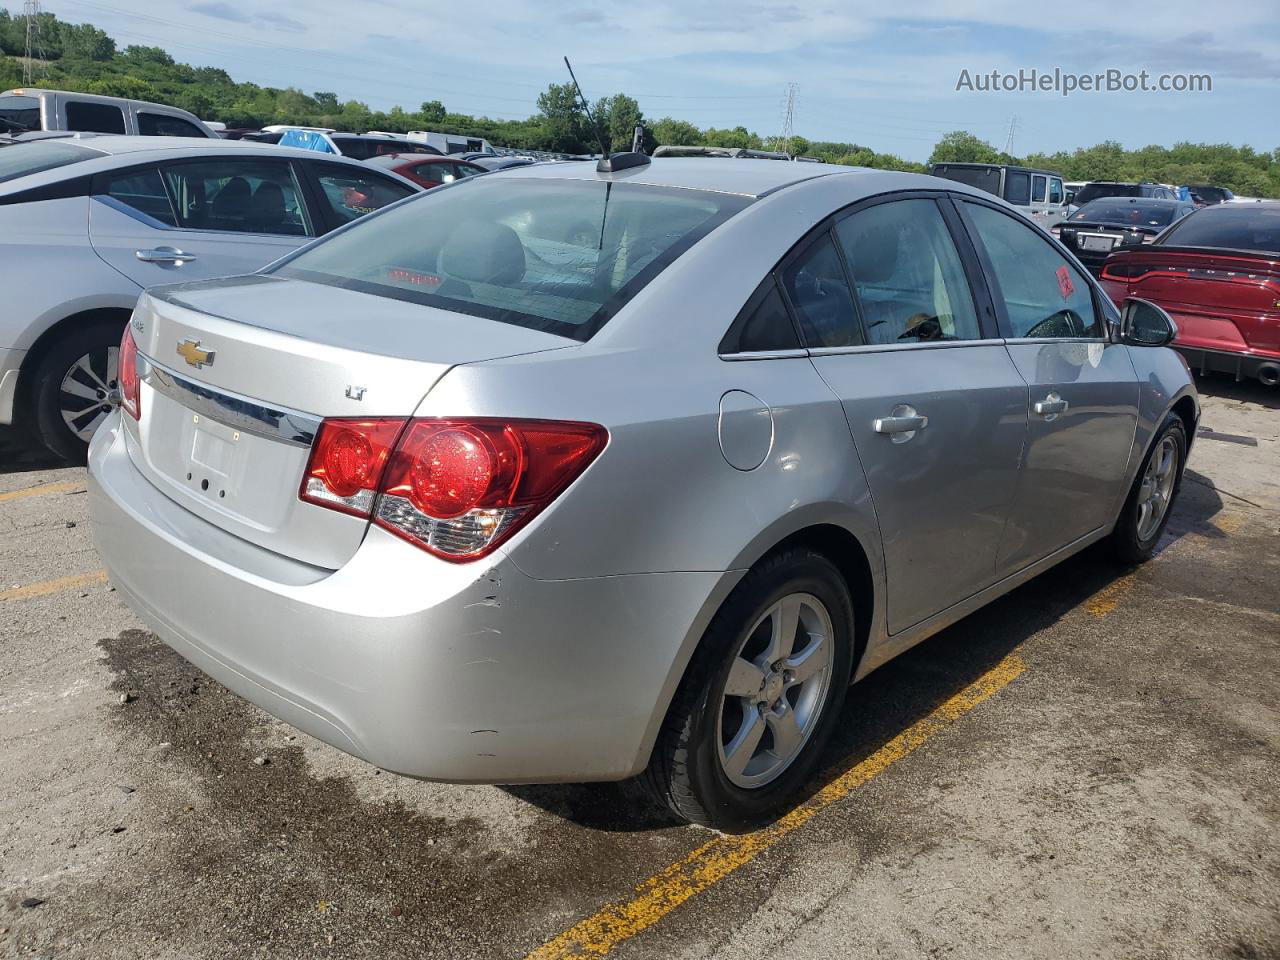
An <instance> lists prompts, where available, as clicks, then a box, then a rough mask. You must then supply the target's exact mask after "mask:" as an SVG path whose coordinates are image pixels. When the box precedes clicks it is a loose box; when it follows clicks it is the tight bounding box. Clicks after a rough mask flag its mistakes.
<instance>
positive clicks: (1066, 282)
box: [1058, 263, 1076, 300]
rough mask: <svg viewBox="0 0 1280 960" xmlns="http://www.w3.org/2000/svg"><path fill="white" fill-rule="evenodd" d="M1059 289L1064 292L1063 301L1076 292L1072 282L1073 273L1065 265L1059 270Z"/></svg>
mask: <svg viewBox="0 0 1280 960" xmlns="http://www.w3.org/2000/svg"><path fill="white" fill-rule="evenodd" d="M1058 289H1059V290H1061V291H1062V299H1063V300H1066V299H1067V298H1068V297H1070V296H1071V295H1072V294H1073V293H1075V292H1076V288H1075V285H1074V284H1072V282H1071V271H1070V270H1068V269H1067V265H1066V264H1065V263H1064V264H1063V265H1062V266H1060V267H1059V268H1058Z"/></svg>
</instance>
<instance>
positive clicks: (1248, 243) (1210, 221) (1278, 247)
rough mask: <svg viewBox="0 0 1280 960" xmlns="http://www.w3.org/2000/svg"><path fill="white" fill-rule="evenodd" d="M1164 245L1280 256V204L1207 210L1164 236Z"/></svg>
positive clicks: (1222, 207)
mask: <svg viewBox="0 0 1280 960" xmlns="http://www.w3.org/2000/svg"><path fill="white" fill-rule="evenodd" d="M1161 243H1163V244H1164V245H1166V246H1175V247H1224V248H1226V249H1230V250H1263V251H1266V252H1267V253H1280V203H1265V204H1264V203H1259V204H1256V205H1246V204H1234V203H1233V204H1230V205H1227V204H1219V205H1218V206H1216V207H1207V208H1206V209H1204V210H1201V211H1199V212H1198V213H1195V214H1192V215H1191V216H1189V217H1184V218H1183V219H1181V220H1179V221H1178V223H1177V224H1176V225H1174V226H1173V227H1172V228H1170V230H1169V232H1168V233H1165V234H1164V235H1163V237H1162V239H1161Z"/></svg>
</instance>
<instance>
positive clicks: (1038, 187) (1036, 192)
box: [1031, 177, 1047, 203]
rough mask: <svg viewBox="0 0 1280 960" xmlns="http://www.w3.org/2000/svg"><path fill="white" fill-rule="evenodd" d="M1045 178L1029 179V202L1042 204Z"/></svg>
mask: <svg viewBox="0 0 1280 960" xmlns="http://www.w3.org/2000/svg"><path fill="white" fill-rule="evenodd" d="M1046 179H1047V178H1046V177H1032V178H1031V200H1032V202H1033V203H1044V190H1045V181H1046Z"/></svg>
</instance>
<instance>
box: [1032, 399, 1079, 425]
mask: <svg viewBox="0 0 1280 960" xmlns="http://www.w3.org/2000/svg"><path fill="white" fill-rule="evenodd" d="M1069 406H1070V404H1069V403H1067V401H1066V400H1063V399H1062V398H1061V397H1060V396H1058V395H1057V394H1056V393H1051V394H1049V395H1048V396H1047V397H1045V398H1044V399H1043V400H1037V401H1036V403H1035V405H1034V406H1033V407H1032V408H1031V409H1032V410H1034V411H1035V412H1036V413H1037V414H1039V415H1040V416H1042V417H1046V418H1048V419H1050V420H1052V419H1053V418H1054V417H1056V416H1057V415H1058V414H1060V413H1066V412H1067V407H1069Z"/></svg>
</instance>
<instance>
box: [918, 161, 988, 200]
mask: <svg viewBox="0 0 1280 960" xmlns="http://www.w3.org/2000/svg"><path fill="white" fill-rule="evenodd" d="M932 172H933V175H934V176H935V177H942V178H943V179H944V180H954V181H955V182H956V183H963V184H964V185H965V186H969V187H977V188H978V189H979V190H985V191H987V193H990V194H992V195H993V196H997V197H998V196H1000V168H999V167H953V166H949V165H948V164H945V163H940V164H936V165H935V166H934V167H933V170H932Z"/></svg>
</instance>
